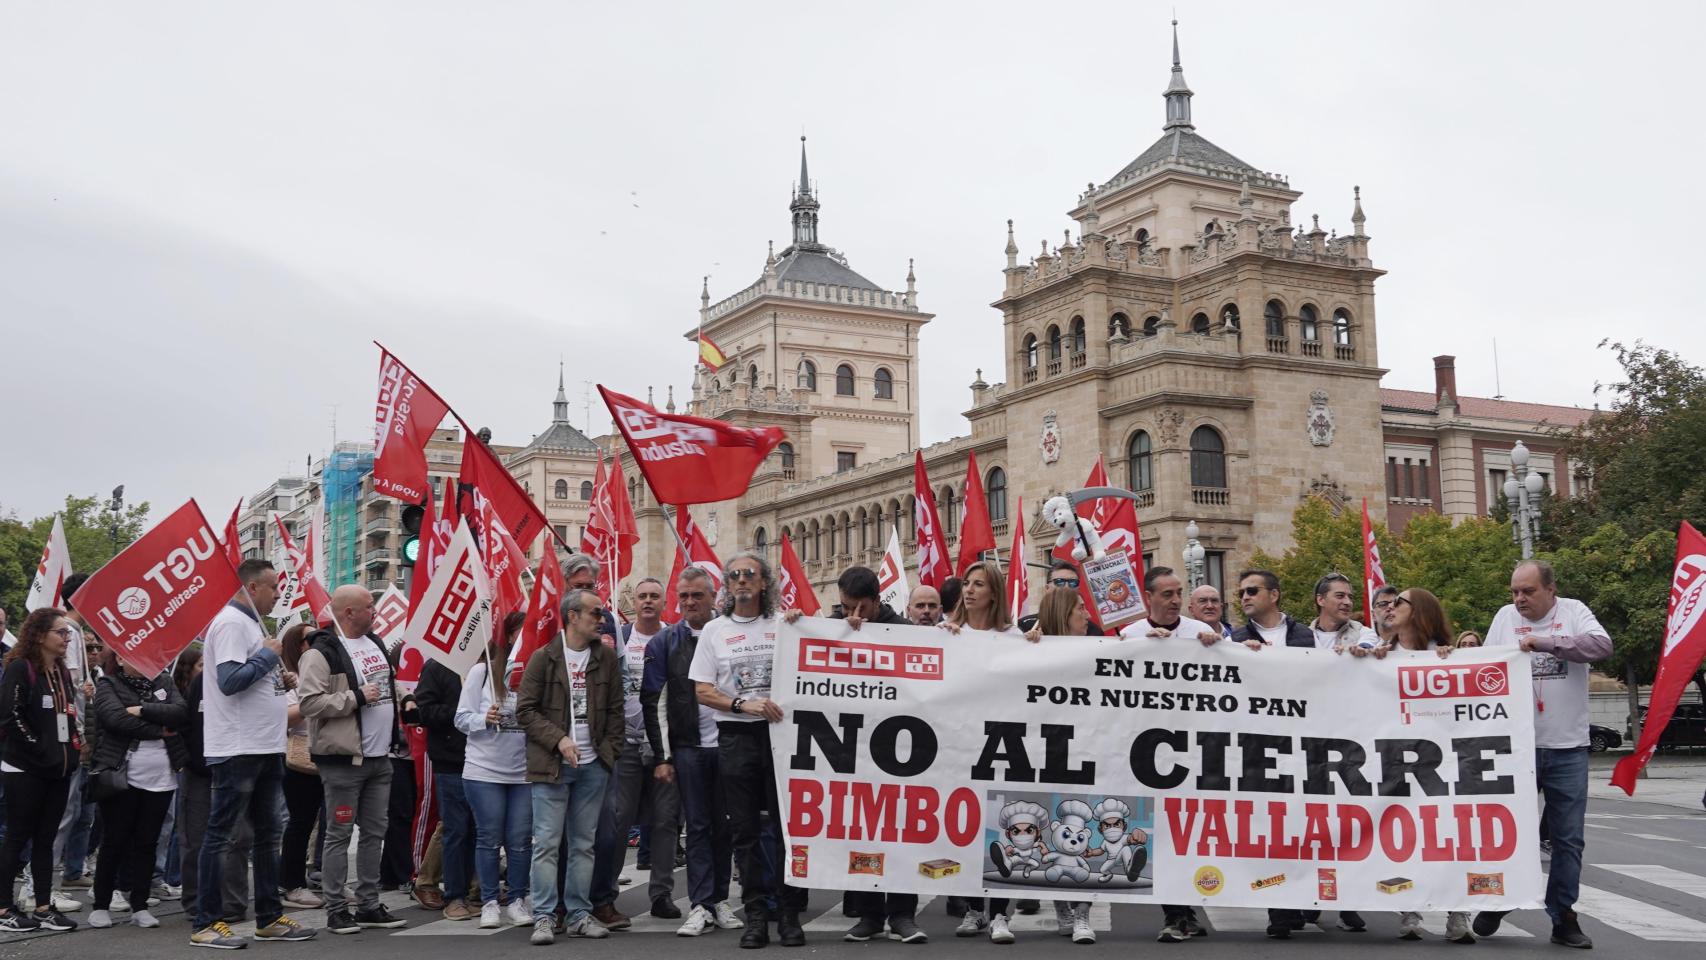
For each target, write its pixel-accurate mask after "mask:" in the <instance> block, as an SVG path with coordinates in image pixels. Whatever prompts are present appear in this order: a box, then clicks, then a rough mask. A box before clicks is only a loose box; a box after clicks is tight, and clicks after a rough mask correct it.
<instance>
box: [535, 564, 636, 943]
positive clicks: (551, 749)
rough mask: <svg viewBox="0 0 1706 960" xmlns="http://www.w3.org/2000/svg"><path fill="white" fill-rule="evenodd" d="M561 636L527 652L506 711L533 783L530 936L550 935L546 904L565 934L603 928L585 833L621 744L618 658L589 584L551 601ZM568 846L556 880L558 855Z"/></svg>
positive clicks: (593, 827) (594, 826) (604, 932)
mask: <svg viewBox="0 0 1706 960" xmlns="http://www.w3.org/2000/svg"><path fill="white" fill-rule="evenodd" d="M560 612H561V614H562V620H563V642H562V643H549V644H546V645H545V646H544V647H543V648H542V649H540V650H539V651H538V652H537V653H535V654H534V655H533V656H531V657H529V658H527V668H526V669H525V670H524V671H523V672H522V675H521V690H520V692H519V694H518V695H517V697H516V706H515V718H516V721H517V722H518V723H520V724H521V726H522V728H523V729H524V730H526V731H527V782H528V783H530V784H532V785H533V788H532V793H533V868H532V873H531V875H530V877H529V880H528V886H529V888H530V890H531V891H532V897H533V937H532V942H533V943H534V944H535V945H541V946H542V945H545V944H549V943H552V942H553V941H554V940H555V939H556V936H555V929H554V927H555V922H554V921H555V912H556V909H557V906H558V902H559V900H560V901H561V903H562V907H563V911H564V914H563V920H564V923H563V930H564V932H565V933H567V934H568V935H569V936H571V937H593V938H598V937H608V936H609V935H610V930H609V928H608V927H606V926H604V924H602V923H600V922H598V921H597V920H595V919H594V918H593V916H592V903H591V902H590V901H589V899H588V898H589V897H590V896H591V893H592V867H593V850H592V848H593V840H594V838H595V837H596V835H597V833H598V817H599V813H600V811H601V810H602V809H603V807H604V793H605V788H606V787H607V786H608V784H609V782H610V771H611V770H613V769H614V768H615V766H616V760H617V757H618V756H619V755H620V754H621V752H622V739H623V736H624V733H625V730H626V727H625V724H624V722H623V716H622V713H623V706H624V698H623V692H622V675H623V674H622V663H621V661H620V660H619V659H618V657H617V655H616V652H615V651H614V650H612V649H610V648H609V647H607V646H605V645H604V644H603V643H601V642H599V635H600V631H601V630H602V629H603V628H604V624H605V617H606V616H607V614H606V612H605V610H604V607H603V605H602V604H601V603H599V600H598V594H596V593H594V592H592V591H591V590H571V591H569V592H568V593H567V594H565V595H564V597H563V603H562V607H561V609H560ZM560 847H567V851H568V852H567V858H568V859H567V861H566V864H567V870H566V871H565V873H564V879H563V881H562V884H561V887H560V888H559V881H558V862H559V859H560V858H561V857H562V856H563V855H564V854H563V853H562V851H561V849H560Z"/></svg>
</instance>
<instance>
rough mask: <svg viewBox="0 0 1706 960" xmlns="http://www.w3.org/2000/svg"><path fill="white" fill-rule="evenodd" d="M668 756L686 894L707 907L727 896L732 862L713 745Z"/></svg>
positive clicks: (678, 749)
mask: <svg viewBox="0 0 1706 960" xmlns="http://www.w3.org/2000/svg"><path fill="white" fill-rule="evenodd" d="M672 759H673V760H674V761H675V785H676V789H677V791H678V792H679V793H680V794H681V813H682V817H683V819H685V820H686V821H687V896H688V898H689V899H690V900H691V901H692V904H693V906H695V907H704V908H706V909H707V910H708V909H710V908H711V907H712V906H714V905H715V904H719V903H722V902H723V901H724V900H727V899H728V898H729V867H730V864H731V863H732V862H733V847H732V846H731V844H730V841H729V828H728V824H727V822H726V821H725V818H724V813H723V790H722V787H721V786H719V785H718V783H717V766H718V764H717V748H716V747H677V748H675V756H674V757H673V758H672ZM668 856H671V857H673V856H674V853H673V852H671V853H670V854H668Z"/></svg>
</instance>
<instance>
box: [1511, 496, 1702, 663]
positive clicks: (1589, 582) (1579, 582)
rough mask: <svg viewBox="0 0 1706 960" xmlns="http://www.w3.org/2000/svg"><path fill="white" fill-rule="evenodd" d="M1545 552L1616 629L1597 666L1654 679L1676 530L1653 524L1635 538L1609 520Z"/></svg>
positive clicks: (1564, 580) (1572, 591)
mask: <svg viewBox="0 0 1706 960" xmlns="http://www.w3.org/2000/svg"><path fill="white" fill-rule="evenodd" d="M1541 556H1542V558H1543V559H1545V560H1547V561H1548V562H1550V563H1551V564H1552V568H1553V569H1554V570H1555V571H1556V572H1557V574H1558V585H1559V588H1560V589H1561V590H1562V591H1563V592H1565V593H1566V594H1568V595H1569V596H1572V597H1575V598H1576V599H1578V600H1580V601H1582V602H1583V603H1585V604H1587V605H1588V607H1589V608H1591V609H1592V610H1593V612H1594V616H1596V617H1598V618H1599V622H1600V625H1601V626H1603V627H1605V631H1606V632H1607V633H1609V634H1611V638H1612V642H1613V644H1614V646H1613V648H1612V652H1611V657H1610V659H1608V660H1606V661H1605V662H1604V663H1601V664H1598V668H1599V669H1600V670H1602V671H1604V672H1605V673H1608V674H1610V675H1612V676H1614V677H1623V678H1626V679H1628V680H1633V681H1634V682H1636V683H1642V684H1645V683H1651V682H1652V680H1653V672H1654V671H1655V670H1656V669H1657V667H1658V661H1659V653H1660V651H1662V650H1663V649H1664V633H1665V617H1666V613H1667V607H1668V605H1669V604H1668V600H1669V595H1670V583H1671V565H1672V564H1673V563H1674V561H1675V559H1676V534H1675V533H1674V532H1672V531H1670V530H1652V531H1649V532H1648V533H1647V534H1646V535H1644V536H1642V537H1640V538H1639V539H1636V538H1635V537H1633V536H1631V535H1630V533H1629V531H1627V530H1625V529H1623V528H1622V527H1620V526H1618V525H1617V524H1614V523H1607V524H1604V525H1602V526H1601V527H1600V528H1599V529H1598V530H1595V531H1594V532H1593V533H1590V534H1588V535H1587V536H1586V537H1584V538H1582V540H1581V541H1580V542H1579V543H1577V544H1575V545H1573V546H1568V547H1562V548H1560V549H1557V550H1552V551H1548V552H1547V553H1545V554H1542V555H1541Z"/></svg>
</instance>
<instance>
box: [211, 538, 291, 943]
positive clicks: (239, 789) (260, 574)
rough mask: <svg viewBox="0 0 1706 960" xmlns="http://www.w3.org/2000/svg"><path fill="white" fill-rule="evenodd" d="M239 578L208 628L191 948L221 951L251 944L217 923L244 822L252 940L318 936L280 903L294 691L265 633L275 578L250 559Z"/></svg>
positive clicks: (262, 563) (261, 562) (267, 567)
mask: <svg viewBox="0 0 1706 960" xmlns="http://www.w3.org/2000/svg"><path fill="white" fill-rule="evenodd" d="M237 579H238V580H239V581H241V582H242V590H241V591H240V592H239V593H238V595H237V598H236V599H234V600H232V601H231V602H230V603H227V604H226V605H225V609H223V610H221V611H219V615H218V616H216V617H214V618H213V622H212V623H210V624H208V627H207V632H206V633H205V634H204V641H203V649H202V663H203V664H204V666H203V668H202V675H203V678H204V679H203V680H202V701H201V709H202V721H203V722H202V727H203V731H204V733H203V737H202V750H203V754H204V755H205V756H206V758H207V769H208V773H209V774H210V775H211V777H212V779H213V786H212V791H211V800H210V807H209V810H208V816H207V831H206V833H204V834H203V836H202V838H201V856H200V858H199V860H198V867H197V875H198V877H199V878H200V879H199V881H198V882H199V884H200V885H199V887H198V894H199V895H198V896H197V897H196V901H197V902H196V903H195V904H194V905H193V909H194V912H195V922H194V924H193V925H192V929H193V930H194V931H195V932H194V933H193V934H191V935H190V944H191V945H192V946H197V947H211V948H214V949H219V950H232V949H236V948H238V947H242V946H244V942H243V940H242V939H240V938H239V937H238V936H237V935H236V934H235V933H233V932H232V931H231V928H230V927H228V926H226V925H225V922H224V921H223V920H221V919H220V918H221V917H222V916H224V912H223V908H224V904H223V902H222V900H223V894H224V891H225V883H224V869H225V864H226V862H227V860H228V857H227V854H228V853H229V852H230V849H231V837H232V834H233V832H234V831H235V829H236V825H237V819H238V818H239V817H243V816H247V817H248V818H249V823H250V824H251V825H252V826H253V827H254V837H255V840H254V850H253V862H254V883H255V923H256V927H255V938H256V939H257V940H309V939H312V938H313V936H314V932H315V931H313V930H311V929H309V928H307V927H304V926H302V925H301V924H299V923H297V922H296V921H295V920H292V919H291V918H289V917H287V916H285V915H284V908H283V904H282V903H281V902H280V901H279V896H278V848H279V843H280V842H281V841H282V840H283V836H284V823H283V821H282V818H280V817H279V816H278V811H279V810H281V809H283V808H284V737H285V726H286V717H285V713H286V711H287V709H288V706H287V704H286V702H285V694H286V693H287V692H288V689H287V684H286V679H285V677H284V675H283V673H282V667H281V665H280V662H279V650H280V649H282V648H281V647H280V646H279V642H278V641H277V640H275V639H273V638H272V637H269V636H267V635H266V633H265V631H263V630H262V629H261V621H260V616H259V614H257V613H256V611H257V610H271V609H272V608H273V604H274V603H275V602H277V600H278V578H277V575H276V574H274V573H273V567H272V564H270V563H268V562H267V561H265V560H245V561H243V563H242V565H241V566H239V567H238V568H237Z"/></svg>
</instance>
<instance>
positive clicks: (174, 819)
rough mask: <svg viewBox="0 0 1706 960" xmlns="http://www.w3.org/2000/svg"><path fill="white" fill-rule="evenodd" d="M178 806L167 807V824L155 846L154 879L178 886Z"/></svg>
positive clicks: (162, 828) (163, 827) (174, 804)
mask: <svg viewBox="0 0 1706 960" xmlns="http://www.w3.org/2000/svg"><path fill="white" fill-rule="evenodd" d="M177 810H178V805H177V804H176V803H169V804H167V805H166V822H165V824H164V825H162V826H161V827H160V839H159V840H158V841H157V842H156V843H155V846H154V879H156V880H159V881H160V882H162V883H169V884H171V885H172V886H174V887H175V886H177V885H178V881H177V876H176V875H177V873H178V816H177Z"/></svg>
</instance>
